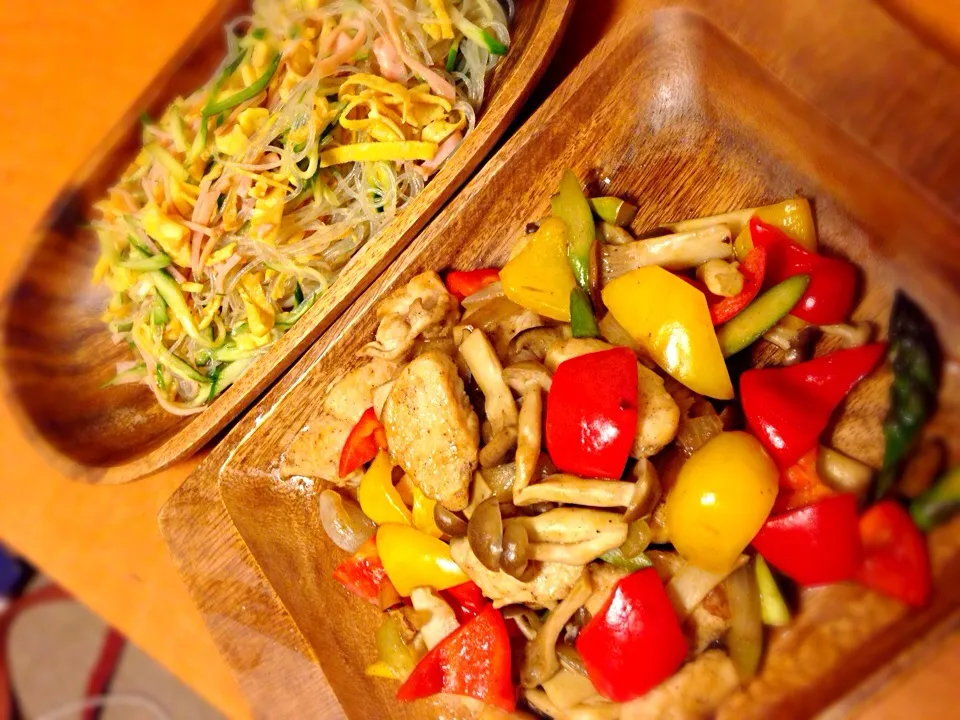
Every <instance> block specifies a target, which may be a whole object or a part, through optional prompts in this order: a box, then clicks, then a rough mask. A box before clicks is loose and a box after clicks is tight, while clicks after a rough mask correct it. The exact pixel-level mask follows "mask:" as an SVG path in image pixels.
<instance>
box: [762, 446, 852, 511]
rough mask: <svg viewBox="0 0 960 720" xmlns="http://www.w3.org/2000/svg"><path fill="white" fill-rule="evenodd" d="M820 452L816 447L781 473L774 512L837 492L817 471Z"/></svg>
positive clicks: (792, 507)
mask: <svg viewBox="0 0 960 720" xmlns="http://www.w3.org/2000/svg"><path fill="white" fill-rule="evenodd" d="M818 453H819V449H818V448H817V447H814V448H813V450H811V451H810V452H808V453H807V454H806V455H804V456H803V457H802V458H800V459H799V460H798V461H797V463H796V464H795V465H791V466H790V467H788V468H787V469H786V470H784V471H783V472H782V473H780V492H779V493H777V501H776V503H775V504H774V506H773V512H774V513H781V512H786V511H787V510H795V509H796V508H798V507H803V506H804V505H810V504H811V503H815V502H817V501H818V500H822V499H823V498H825V497H830V496H832V495H836V494H837V492H836V491H835V490H834V489H833V488H831V487H830V486H829V485H827V484H826V483H825V482H824V481H823V480H822V479H821V477H820V473H819V472H817V455H818Z"/></svg>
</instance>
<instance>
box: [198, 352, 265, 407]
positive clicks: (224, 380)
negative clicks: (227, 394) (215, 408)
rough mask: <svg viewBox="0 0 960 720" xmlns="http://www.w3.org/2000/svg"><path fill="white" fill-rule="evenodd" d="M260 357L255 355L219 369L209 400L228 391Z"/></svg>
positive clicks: (212, 384) (211, 385) (211, 386)
mask: <svg viewBox="0 0 960 720" xmlns="http://www.w3.org/2000/svg"><path fill="white" fill-rule="evenodd" d="M258 357H259V355H253V356H250V357H246V358H242V359H241V360H235V361H234V362H232V363H230V364H229V365H224V366H222V367H219V368H217V371H216V378H215V379H214V381H213V382H212V383H211V384H210V395H209V399H208V402H209V400H213V399H214V398H215V397H217V395H219V394H220V393H222V392H223V391H224V390H226V389H227V388H228V387H229V386H230V385H233V383H235V382H236V381H237V378H239V377H240V376H241V375H243V372H244V371H245V370H246V369H247V368H248V367H250V365H252V364H253V361H254V360H256V359H257V358H258Z"/></svg>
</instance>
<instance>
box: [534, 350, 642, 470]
mask: <svg viewBox="0 0 960 720" xmlns="http://www.w3.org/2000/svg"><path fill="white" fill-rule="evenodd" d="M636 432H637V358H636V356H635V355H634V354H633V352H632V351H630V350H628V349H627V348H623V347H619V348H613V349H611V350H602V351H600V352H595V353H589V354H588V355H581V356H580V357H575V358H571V359H569V360H566V361H564V362H562V363H560V366H559V367H558V368H557V372H555V373H554V375H553V384H552V385H551V386H550V393H549V394H548V395H547V417H546V439H547V452H548V453H549V454H550V459H551V460H553V462H554V464H555V465H556V466H557V467H558V468H559V469H560V470H562V471H564V472H568V473H573V474H575V475H580V476H581V477H607V478H619V477H620V476H621V475H622V474H623V468H624V466H625V465H626V464H627V458H628V457H629V455H630V448H631V446H632V445H633V439H634V436H635V435H636Z"/></svg>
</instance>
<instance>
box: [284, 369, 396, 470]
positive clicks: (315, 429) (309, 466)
mask: <svg viewBox="0 0 960 720" xmlns="http://www.w3.org/2000/svg"><path fill="white" fill-rule="evenodd" d="M396 371H397V364H396V363H393V362H390V361H388V360H379V359H374V360H371V361H370V362H368V363H365V364H364V365H361V366H360V367H358V368H356V369H354V370H351V371H350V372H348V373H347V374H346V375H344V376H343V377H342V378H340V379H339V380H338V381H337V382H336V383H334V385H333V386H332V387H331V388H330V390H329V392H328V393H327V396H326V398H325V399H324V401H323V403H322V404H321V405H320V409H319V411H318V412H317V414H316V415H315V416H314V417H313V418H311V419H310V420H309V421H308V422H307V424H306V426H304V428H303V430H301V431H300V432H299V433H297V435H296V437H295V438H294V439H293V442H292V443H290V447H289V448H287V450H286V452H284V454H283V456H282V457H281V459H280V474H281V475H282V476H283V477H291V476H293V475H304V476H306V477H312V478H318V479H321V480H328V481H330V482H332V483H335V484H337V485H340V486H343V485H353V484H355V482H356V480H357V479H358V476H357V473H354V474H353V475H351V476H348V477H346V478H340V477H338V466H339V464H340V452H341V451H342V450H343V444H344V442H346V439H347V435H349V434H350V430H351V429H352V428H353V426H354V425H356V424H357V421H358V420H359V419H360V416H361V415H363V413H364V411H366V409H367V408H369V407H370V406H371V405H373V396H374V392H375V391H376V389H377V388H378V387H380V386H381V385H384V384H386V383H388V382H390V379H391V378H392V377H393V375H394V373H396Z"/></svg>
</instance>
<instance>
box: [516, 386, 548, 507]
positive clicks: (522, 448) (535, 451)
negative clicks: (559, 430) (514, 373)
mask: <svg viewBox="0 0 960 720" xmlns="http://www.w3.org/2000/svg"><path fill="white" fill-rule="evenodd" d="M542 417H543V400H542V398H541V397H540V388H539V387H533V388H531V389H529V390H527V391H526V392H525V393H524V395H523V401H522V402H521V403H520V417H519V431H518V433H517V455H516V458H515V460H514V464H515V465H516V473H517V474H516V478H515V479H514V481H513V498H514V504H516V505H519V504H521V503H518V502H517V498H518V497H520V495H521V494H522V492H523V490H524V489H525V488H526V487H527V486H528V485H529V484H530V481H531V480H532V479H533V473H534V472H535V471H536V469H537V460H538V459H539V457H540V445H541V440H542V438H541V427H540V422H541V418H542Z"/></svg>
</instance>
